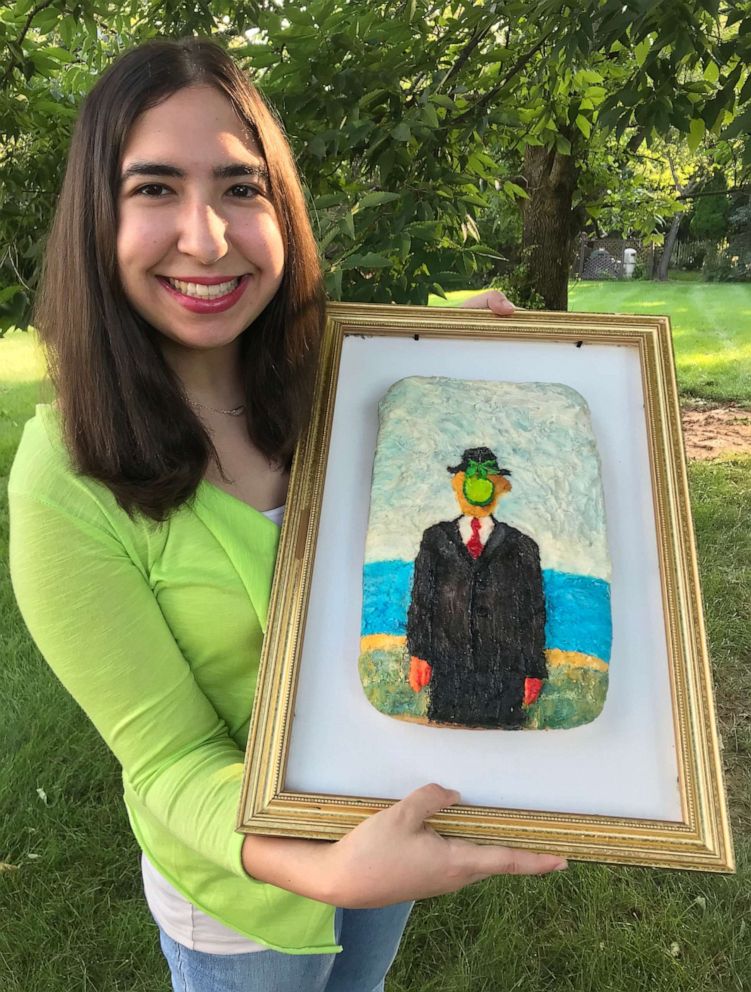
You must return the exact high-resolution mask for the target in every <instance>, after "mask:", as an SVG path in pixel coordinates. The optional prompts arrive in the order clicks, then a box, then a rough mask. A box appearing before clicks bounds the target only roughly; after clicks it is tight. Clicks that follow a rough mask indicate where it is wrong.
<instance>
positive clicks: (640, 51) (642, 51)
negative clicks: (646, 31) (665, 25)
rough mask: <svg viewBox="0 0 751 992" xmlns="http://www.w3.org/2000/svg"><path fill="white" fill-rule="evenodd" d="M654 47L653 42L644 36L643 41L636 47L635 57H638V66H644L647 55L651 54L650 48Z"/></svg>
mask: <svg viewBox="0 0 751 992" xmlns="http://www.w3.org/2000/svg"><path fill="white" fill-rule="evenodd" d="M651 47H652V42H651V41H650V40H649V38H643V39H642V41H640V42H639V44H638V45H637V46H636V48H635V49H634V58H635V59H636V64H637V65H638V66H643V65H644V63H645V61H646V58H647V55H649V50H650V48H651Z"/></svg>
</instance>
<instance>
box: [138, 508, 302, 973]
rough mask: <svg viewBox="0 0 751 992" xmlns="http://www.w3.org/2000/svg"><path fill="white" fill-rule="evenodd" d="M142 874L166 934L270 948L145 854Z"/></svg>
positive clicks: (211, 947) (225, 946)
mask: <svg viewBox="0 0 751 992" xmlns="http://www.w3.org/2000/svg"><path fill="white" fill-rule="evenodd" d="M263 515H264V516H265V517H268V518H269V520H271V521H272V522H273V523H275V524H277V526H281V523H282V519H283V517H284V507H283V506H277V507H275V508H274V509H273V510H264V511H263ZM141 875H142V878H143V891H144V894H145V895H146V902H147V903H148V906H149V909H150V911H151V915H152V916H153V917H154V920H155V922H156V923H157V925H158V926H160V927H161V928H162V930H164V932H165V933H166V934H167V936H168V937H171V938H172V939H173V940H176V941H177V943H178V944H182V945H183V946H184V947H188V948H189V949H190V950H192V951H203V952H204V953H205V954H245V953H248V952H249V951H265V950H268V948H267V947H264V945H263V944H257V943H256V942H255V941H254V940H248V938H247V937H243V936H242V934H239V933H237V931H236V930H232V929H230V927H226V926H225V925H224V924H223V923H220V922H219V920H215V919H214V917H213V916H208V915H207V914H206V913H204V912H202V911H201V910H200V909H199V908H198V907H197V906H194V905H193V903H192V902H189V901H188V900H187V899H186V898H185V896H182V895H180V893H179V892H178V891H177V889H175V888H174V887H173V886H172V885H170V883H169V882H168V881H167V879H166V878H163V877H162V876H161V875H160V874H159V872H158V871H157V870H156V868H155V867H154V866H153V865H152V863H151V862H150V861H149V860H148V858H147V857H146V855H145V854H142V855H141Z"/></svg>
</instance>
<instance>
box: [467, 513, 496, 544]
mask: <svg viewBox="0 0 751 992" xmlns="http://www.w3.org/2000/svg"><path fill="white" fill-rule="evenodd" d="M474 519H475V518H474V517H470V516H463V517H459V533H460V534H461V536H462V541H464V543H465V544H466V543H467V542H468V541H469V539H470V538H471V537H472V521H473V520H474ZM477 519H478V520H479V521H480V543H481V544H482V546H483V547H485V545H486V544H487V543H488V538H489V537H490V535H491V534H492V533H493V528H494V527H495V520H493V518H492V517H491V516H487V517H478V518H477Z"/></svg>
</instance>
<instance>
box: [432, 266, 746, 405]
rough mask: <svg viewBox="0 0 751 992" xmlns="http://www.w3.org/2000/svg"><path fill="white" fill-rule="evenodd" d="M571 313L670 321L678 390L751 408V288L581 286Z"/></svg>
mask: <svg viewBox="0 0 751 992" xmlns="http://www.w3.org/2000/svg"><path fill="white" fill-rule="evenodd" d="M473 292H476V291H457V292H452V293H448V294H447V295H448V301H444V300H441V299H440V297H435V296H432V297H431V298H430V303H431V305H432V306H447V305H450V306H458V305H459V304H460V303H461V302H463V300H465V299H466V298H467V297H468V296H471V295H473ZM569 310H570V311H579V312H582V313H629V314H648V315H650V316H651V315H667V316H668V317H670V322H671V327H672V331H673V346H674V350H675V363H676V373H677V376H678V387H679V389H680V392H681V393H682V395H683V396H685V397H697V398H701V399H704V400H713V401H717V402H724V403H727V402H738V403H744V404H750V403H751V285H750V284H747V283H703V282H698V281H695V280H693V279H692V280H687V281H675V282H674V281H670V282H666V283H656V282H644V281H641V280H636V281H633V282H627V281H623V282H579V283H572V284H571V286H570V287H569Z"/></svg>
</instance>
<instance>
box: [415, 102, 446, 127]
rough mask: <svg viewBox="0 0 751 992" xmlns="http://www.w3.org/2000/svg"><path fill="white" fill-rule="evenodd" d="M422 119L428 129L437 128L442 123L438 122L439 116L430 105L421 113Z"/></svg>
mask: <svg viewBox="0 0 751 992" xmlns="http://www.w3.org/2000/svg"><path fill="white" fill-rule="evenodd" d="M420 117H421V119H422V120H423V122H424V123H425V124H427V125H428V127H433V128H435V127H440V125H441V122H440V121H439V120H438V114H437V113H436V112H435V107H433V106H432V105H431V104H429V103H426V104H425V106H424V107H423V108H422V110H421V111H420Z"/></svg>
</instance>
